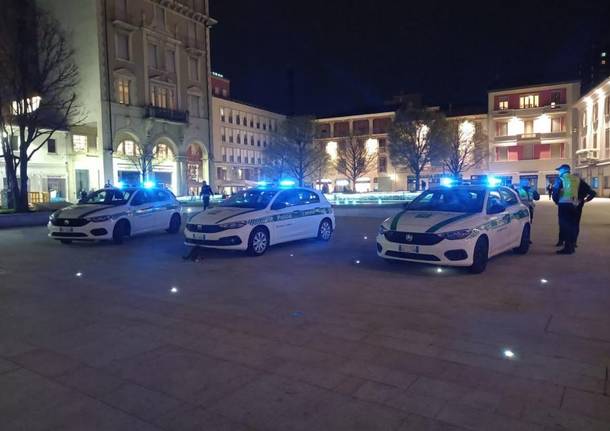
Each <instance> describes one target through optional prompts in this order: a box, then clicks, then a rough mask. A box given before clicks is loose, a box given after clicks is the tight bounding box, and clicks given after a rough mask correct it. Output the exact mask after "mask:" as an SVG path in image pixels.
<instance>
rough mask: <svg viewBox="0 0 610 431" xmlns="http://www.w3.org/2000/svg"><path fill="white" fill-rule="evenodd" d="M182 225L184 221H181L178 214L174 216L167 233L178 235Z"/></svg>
mask: <svg viewBox="0 0 610 431" xmlns="http://www.w3.org/2000/svg"><path fill="white" fill-rule="evenodd" d="M181 224H182V221H181V220H180V216H179V215H178V214H174V215H172V218H171V220H170V221H169V227H168V228H167V233H172V234H173V233H178V231H179V230H180V225H181Z"/></svg>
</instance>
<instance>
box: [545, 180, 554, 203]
mask: <svg viewBox="0 0 610 431" xmlns="http://www.w3.org/2000/svg"><path fill="white" fill-rule="evenodd" d="M546 192H547V193H548V194H549V200H551V199H552V198H553V184H551V183H550V182H549V183H548V184H547V185H546Z"/></svg>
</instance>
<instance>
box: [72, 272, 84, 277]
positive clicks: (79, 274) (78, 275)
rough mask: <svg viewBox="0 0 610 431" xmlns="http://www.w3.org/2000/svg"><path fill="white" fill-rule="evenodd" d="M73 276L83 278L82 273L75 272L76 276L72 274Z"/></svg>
mask: <svg viewBox="0 0 610 431" xmlns="http://www.w3.org/2000/svg"><path fill="white" fill-rule="evenodd" d="M74 275H75V276H77V277H82V276H83V273H82V272H77V273H76V274H74Z"/></svg>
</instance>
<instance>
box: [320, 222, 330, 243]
mask: <svg viewBox="0 0 610 431" xmlns="http://www.w3.org/2000/svg"><path fill="white" fill-rule="evenodd" d="M332 235H333V224H332V223H331V221H330V220H329V219H327V218H326V219H324V220H322V222H321V223H320V227H319V228H318V239H319V240H321V241H330V237H331V236H332Z"/></svg>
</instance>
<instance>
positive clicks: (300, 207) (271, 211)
mask: <svg viewBox="0 0 610 431" xmlns="http://www.w3.org/2000/svg"><path fill="white" fill-rule="evenodd" d="M334 229H335V216H334V213H333V209H332V207H331V205H330V203H329V202H328V201H327V200H326V198H325V197H324V195H323V194H322V193H320V192H318V191H316V190H313V189H309V188H305V187H296V188H274V187H257V188H252V189H248V190H243V191H240V192H238V193H235V194H234V195H232V196H231V197H230V198H228V199H227V200H225V201H223V202H222V203H221V204H220V205H219V206H218V207H215V208H211V209H208V210H206V211H203V212H201V213H199V214H196V215H195V216H194V217H193V218H191V220H190V221H189V222H188V223H187V225H186V229H185V230H184V236H185V244H186V245H187V246H191V247H208V248H217V249H228V250H247V251H248V252H249V254H251V255H253V256H260V255H262V254H263V253H265V251H267V248H268V247H269V246H271V245H275V244H279V243H282V242H287V241H294V240H299V239H305V238H316V237H317V238H319V239H321V240H323V241H328V240H330V238H331V236H332V233H333V231H334Z"/></svg>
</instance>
